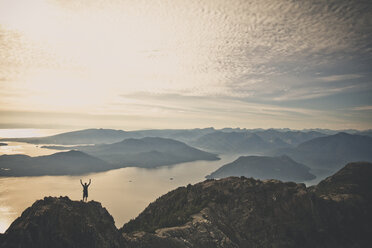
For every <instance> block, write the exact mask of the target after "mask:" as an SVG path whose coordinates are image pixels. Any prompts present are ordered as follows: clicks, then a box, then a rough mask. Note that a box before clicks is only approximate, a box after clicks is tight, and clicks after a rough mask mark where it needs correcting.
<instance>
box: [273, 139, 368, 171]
mask: <svg viewBox="0 0 372 248" xmlns="http://www.w3.org/2000/svg"><path fill="white" fill-rule="evenodd" d="M272 154H274V155H283V154H285V155H288V156H290V157H291V158H293V159H294V160H296V161H298V162H300V163H303V164H306V165H307V166H309V167H311V168H323V169H324V168H326V169H331V170H333V171H334V170H337V169H339V168H341V167H342V165H343V164H345V163H348V162H353V161H372V138H371V137H368V136H362V135H357V134H347V133H338V134H334V135H330V136H325V137H319V138H315V139H312V140H309V141H307V142H304V143H302V144H300V145H298V146H297V147H295V148H285V149H279V150H277V151H275V152H273V153H272Z"/></svg>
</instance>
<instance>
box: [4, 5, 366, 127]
mask: <svg viewBox="0 0 372 248" xmlns="http://www.w3.org/2000/svg"><path fill="white" fill-rule="evenodd" d="M370 16H372V4H371V3H369V1H346V0H345V1H343V0H327V1H323V0H319V1H317V0H308V1H295V0H280V1H279V0H278V1H272V0H251V1H245V0H233V1H223V0H213V1H212V0H204V1H196V0H195V1H184V0H177V1H136V2H133V1H116V0H111V1H109V0H105V1H103V0H102V1H94V2H92V1H88V0H80V1H44V0H35V1H32V3H30V1H17V2H14V1H2V2H1V3H0V25H1V26H0V54H1V57H0V65H1V66H0V68H1V69H0V89H1V92H0V97H1V98H0V103H1V106H2V107H1V110H3V111H18V112H19V111H31V109H32V110H33V111H37V112H46V113H50V112H53V111H56V112H60V113H65V112H68V113H74V114H79V113H84V114H95V113H97V112H100V111H102V110H104V111H107V112H109V113H113V114H114V115H117V116H126V115H130V116H132V115H133V116H137V117H138V118H140V117H145V116H146V115H149V116H152V115H154V113H157V114H158V115H159V116H162V117H163V118H164V122H167V121H169V120H170V119H172V115H176V114H175V113H177V111H178V110H179V111H180V113H186V112H187V113H191V112H192V113H193V114H192V115H190V121H191V122H193V120H195V119H198V118H201V117H202V116H205V115H210V116H211V119H213V118H216V119H218V118H219V117H218V116H220V115H223V114H226V113H228V112H231V113H236V114H237V115H238V112H241V113H245V115H244V116H245V117H244V118H246V119H250V118H262V122H260V123H258V122H257V123H252V122H248V121H244V120H243V121H242V120H238V121H231V122H229V120H225V122H223V121H220V120H219V122H218V123H220V124H219V125H221V126H223V125H225V126H231V125H246V126H247V127H256V126H255V125H262V123H265V120H267V121H270V123H272V126H273V127H275V126H281V127H283V126H285V125H287V126H288V127H291V126H293V124H292V123H293V122H292V121H291V120H290V119H291V118H293V119H296V118H299V121H297V120H296V123H297V124H296V125H295V126H296V127H300V125H301V123H307V121H308V120H309V119H308V116H309V115H310V116H312V118H313V119H314V120H315V119H316V120H317V123H319V125H325V124H326V123H333V124H332V125H334V126H335V127H336V126H337V128H342V125H344V126H345V127H346V126H347V127H349V126H350V125H352V126H353V127H355V128H369V127H371V122H370V118H365V117H361V116H360V112H363V113H366V112H368V111H370V108H369V106H371V105H372V100H367V101H363V102H362V101H360V100H358V99H368V97H366V94H367V95H368V96H371V97H370V99H372V82H371V80H372V71H371V68H372V19H371V18H370ZM139 92H145V94H142V93H141V94H139ZM121 95H127V96H128V95H131V96H137V97H138V99H137V100H138V101H140V102H141V104H134V103H133V101H136V99H135V98H134V99H133V98H132V97H131V102H130V103H128V102H127V101H128V98H125V97H121ZM154 95H160V96H163V99H165V100H167V101H165V100H164V101H162V103H161V106H158V107H157V111H158V112H156V111H155V112H151V111H154V109H153V108H150V109H152V110H151V111H147V110H146V107H148V106H155V102H157V100H156V99H154V97H153V96H154ZM345 95H346V96H349V98H353V99H355V101H348V102H347V104H346V103H345V104H342V106H340V108H335V107H334V106H335V105H336V103H339V102H340V101H341V100H342V98H345ZM66 96H68V97H66ZM170 96H177V99H179V100H174V99H172V98H171V97H170ZM362 96H363V97H362ZM125 99H127V100H125ZM211 99H216V100H213V101H211ZM319 102H322V103H323V105H322V107H321V108H319V104H318V103H319ZM248 103H249V104H248ZM198 104H199V105H200V104H201V105H203V106H207V105H208V104H211V106H208V107H206V108H197V107H195V106H194V105H198ZM140 106H142V107H140ZM174 106H177V108H178V110H175V109H173V108H174ZM299 106H306V107H299ZM314 109H317V111H318V110H319V109H321V112H314ZM182 111H184V112H182ZM283 116H285V117H283ZM327 116H329V118H333V119H332V120H329V118H328V117H327ZM331 116H332V117H331ZM353 116H354V117H355V118H354V119H353V118H352V117H353ZM315 117H319V118H315ZM27 118H28V119H30V118H31V117H27ZM27 118H26V117H25V121H26V119H27ZM118 118H119V117H118ZM234 118H235V117H234ZM275 118H277V119H276V120H277V121H275ZM285 118H288V120H287V123H286V122H285V120H284V119H285ZM119 119H120V118H119ZM124 119H125V118H124V117H123V121H122V124H123V125H125V121H124ZM350 120H353V121H352V123H350ZM17 121H21V120H17ZM4 123H13V122H12V121H11V120H5V121H4ZM115 123H116V124H118V123H120V122H118V121H115ZM159 123H161V121H159ZM194 123H195V125H207V126H211V125H213V123H210V124H209V125H208V124H206V123H205V122H203V123H199V122H195V121H194ZM223 123H224V124H223ZM317 123H312V124H311V126H312V127H315V126H317ZM106 124H107V123H106ZM106 124H105V125H106ZM107 125H108V124H107ZM164 125H165V124H164ZM177 125H178V127H179V126H182V124H180V123H177ZM82 126H85V124H84V125H82ZM108 126H109V125H108ZM161 126H162V124H159V127H161ZM328 128H332V127H328Z"/></svg>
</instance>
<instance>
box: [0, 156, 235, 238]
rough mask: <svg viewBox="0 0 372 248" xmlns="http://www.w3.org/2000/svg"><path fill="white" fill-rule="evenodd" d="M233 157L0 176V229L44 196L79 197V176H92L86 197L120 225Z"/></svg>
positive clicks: (200, 179) (85, 179) (76, 198)
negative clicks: (85, 171) (57, 173)
mask: <svg viewBox="0 0 372 248" xmlns="http://www.w3.org/2000/svg"><path fill="white" fill-rule="evenodd" d="M236 157H237V155H234V156H233V155H231V156H221V160H219V161H196V162H189V163H182V164H178V165H174V166H163V167H159V168H156V169H142V168H135V167H129V168H123V169H117V170H112V171H107V172H101V173H92V174H88V175H83V176H41V177H17V178H9V177H8V178H0V232H5V230H6V229H7V228H8V226H9V225H10V224H11V222H13V221H14V220H15V219H16V218H17V217H18V216H20V215H21V213H22V212H23V211H24V210H25V209H26V208H27V207H29V206H31V205H32V203H34V201H35V200H38V199H42V198H44V196H65V195H67V196H68V197H69V198H70V199H72V200H80V199H81V197H82V187H81V185H80V182H79V180H80V178H81V179H83V181H88V180H89V178H91V179H92V184H91V186H90V187H89V200H95V201H99V202H101V203H102V205H103V206H104V207H106V208H107V210H108V211H109V212H110V214H111V215H113V217H114V219H115V222H116V225H117V226H118V227H121V226H122V225H123V224H124V223H126V222H127V221H128V220H130V219H131V218H134V217H136V216H137V215H138V214H139V213H140V212H141V211H142V210H143V209H144V208H145V207H146V206H147V205H148V204H149V203H150V202H152V201H154V200H155V199H156V198H157V197H159V196H161V195H163V194H165V193H167V192H168V191H170V190H172V189H175V188H177V187H179V186H186V185H187V184H189V183H191V184H194V183H197V182H200V181H203V180H205V178H204V177H205V176H206V175H208V174H210V173H211V172H212V171H214V170H216V169H217V168H219V167H220V166H222V165H223V164H226V163H228V162H231V161H233V160H234V159H236ZM171 178H173V180H172V179H171Z"/></svg>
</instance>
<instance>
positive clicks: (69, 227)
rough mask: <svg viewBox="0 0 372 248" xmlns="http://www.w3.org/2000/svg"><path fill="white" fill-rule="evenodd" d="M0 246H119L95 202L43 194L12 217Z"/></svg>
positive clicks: (111, 222)
mask: <svg viewBox="0 0 372 248" xmlns="http://www.w3.org/2000/svg"><path fill="white" fill-rule="evenodd" d="M0 247H4V248H5V247H7V248H12V247H28V248H34V247H35V248H43V247H54V248H59V247H60V248H66V247H76V248H77V247H81V248H84V247H87V248H88V247H97V248H99V247H100V248H111V247H112V248H116V247H123V239H122V238H121V236H120V234H119V233H118V231H117V229H116V227H115V224H114V219H113V218H112V216H111V215H110V214H109V213H108V212H107V210H106V209H105V208H103V207H102V206H101V204H100V203H99V202H94V201H91V202H88V203H84V202H79V201H71V200H70V199H69V198H68V197H60V198H55V197H45V198H44V199H43V200H39V201H36V202H35V203H34V204H33V205H32V206H31V207H29V208H27V209H26V210H25V211H24V212H23V213H22V215H21V217H19V218H18V219H16V220H15V221H14V222H13V223H12V224H11V226H10V227H9V228H8V230H7V231H6V232H5V234H4V235H3V237H2V243H1V245H0Z"/></svg>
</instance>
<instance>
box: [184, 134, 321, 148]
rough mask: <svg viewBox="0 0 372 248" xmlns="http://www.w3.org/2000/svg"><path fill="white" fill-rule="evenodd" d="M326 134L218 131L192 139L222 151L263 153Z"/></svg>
mask: <svg viewBox="0 0 372 248" xmlns="http://www.w3.org/2000/svg"><path fill="white" fill-rule="evenodd" d="M322 136H325V135H324V134H322V133H318V132H314V131H311V132H300V131H285V132H280V131H276V130H272V129H269V130H260V131H256V132H253V133H252V132H222V131H216V132H213V133H209V134H206V135H203V136H201V137H200V138H198V139H196V140H194V141H191V142H190V144H191V145H193V146H196V147H198V148H201V149H205V150H208V151H212V152H220V153H245V154H263V153H264V152H266V151H270V150H273V149H278V148H283V147H291V146H294V145H297V144H299V143H302V142H304V141H308V140H310V139H313V138H316V137H322Z"/></svg>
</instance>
